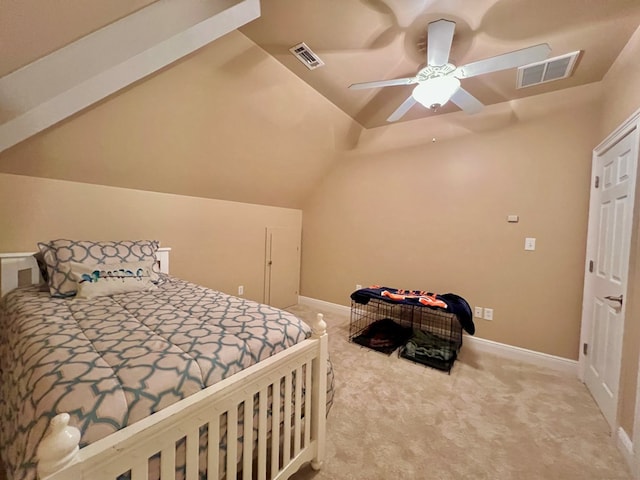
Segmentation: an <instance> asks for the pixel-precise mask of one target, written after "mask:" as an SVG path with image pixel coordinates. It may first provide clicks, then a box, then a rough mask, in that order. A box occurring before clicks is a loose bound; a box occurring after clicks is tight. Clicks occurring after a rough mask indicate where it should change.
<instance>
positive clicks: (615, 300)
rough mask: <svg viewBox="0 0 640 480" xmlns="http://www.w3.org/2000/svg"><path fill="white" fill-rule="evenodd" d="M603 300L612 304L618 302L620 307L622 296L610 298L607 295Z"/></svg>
mask: <svg viewBox="0 0 640 480" xmlns="http://www.w3.org/2000/svg"><path fill="white" fill-rule="evenodd" d="M604 298H605V300H610V301H612V302H618V303H619V304H620V305H622V295H620V296H619V297H612V296H611V295H607V296H606V297H604Z"/></svg>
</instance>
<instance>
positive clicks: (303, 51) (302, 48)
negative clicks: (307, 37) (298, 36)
mask: <svg viewBox="0 0 640 480" xmlns="http://www.w3.org/2000/svg"><path fill="white" fill-rule="evenodd" d="M289 51H290V52H291V53H293V54H294V55H295V56H296V57H297V58H298V60H300V61H301V62H302V63H304V64H305V65H306V67H307V68H308V69H309V70H313V69H314V68H318V67H321V66H323V65H324V62H323V61H322V60H320V57H318V56H317V55H316V54H315V53H313V52H312V51H311V49H310V48H309V47H307V45H306V44H305V43H304V42H302V43H299V44H298V45H296V46H295V47H291V48H290V49H289Z"/></svg>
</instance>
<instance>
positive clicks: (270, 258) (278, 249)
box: [264, 227, 300, 308]
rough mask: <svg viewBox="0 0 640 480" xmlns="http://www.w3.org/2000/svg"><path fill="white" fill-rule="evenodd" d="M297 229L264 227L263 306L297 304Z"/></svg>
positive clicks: (298, 261) (298, 247) (298, 259)
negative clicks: (265, 233)
mask: <svg viewBox="0 0 640 480" xmlns="http://www.w3.org/2000/svg"><path fill="white" fill-rule="evenodd" d="M299 285H300V229H299V228H293V227H267V238H266V265H265V289H264V292H265V299H264V303H267V304H269V305H271V306H274V307H277V308H286V307H290V306H292V305H296V304H297V303H298V289H299Z"/></svg>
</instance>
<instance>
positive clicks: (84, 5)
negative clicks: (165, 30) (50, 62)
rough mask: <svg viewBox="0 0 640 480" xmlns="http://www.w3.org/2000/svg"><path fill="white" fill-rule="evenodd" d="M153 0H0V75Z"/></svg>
mask: <svg viewBox="0 0 640 480" xmlns="http://www.w3.org/2000/svg"><path fill="white" fill-rule="evenodd" d="M155 1H156V0H109V1H99V2H94V1H92V2H87V1H86V0H56V1H54V2H43V1H42V0H2V2H1V3H0V12H1V14H0V77H3V76H5V75H6V74H8V73H11V72H12V71H14V70H17V69H18V68H20V67H24V66H25V65H27V64H29V63H31V62H33V61H34V60H37V59H39V58H41V57H43V56H45V55H47V54H49V53H51V52H54V51H55V50H58V49H59V48H62V47H64V46H66V45H68V44H69V43H71V42H73V41H75V40H78V39H79V38H82V37H84V36H85V35H88V34H89V33H91V32H94V31H96V30H98V29H99V28H102V27H104V26H105V25H109V24H110V23H112V22H115V21H116V20H118V19H120V18H123V17H126V16H127V15H130V14H132V13H133V12H135V11H137V10H139V9H141V8H143V7H146V6H147V5H149V4H151V3H154V2H155Z"/></svg>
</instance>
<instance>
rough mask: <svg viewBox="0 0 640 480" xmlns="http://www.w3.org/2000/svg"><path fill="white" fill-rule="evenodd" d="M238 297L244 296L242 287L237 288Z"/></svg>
mask: <svg viewBox="0 0 640 480" xmlns="http://www.w3.org/2000/svg"><path fill="white" fill-rule="evenodd" d="M238 295H244V285H240V286H238Z"/></svg>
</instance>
